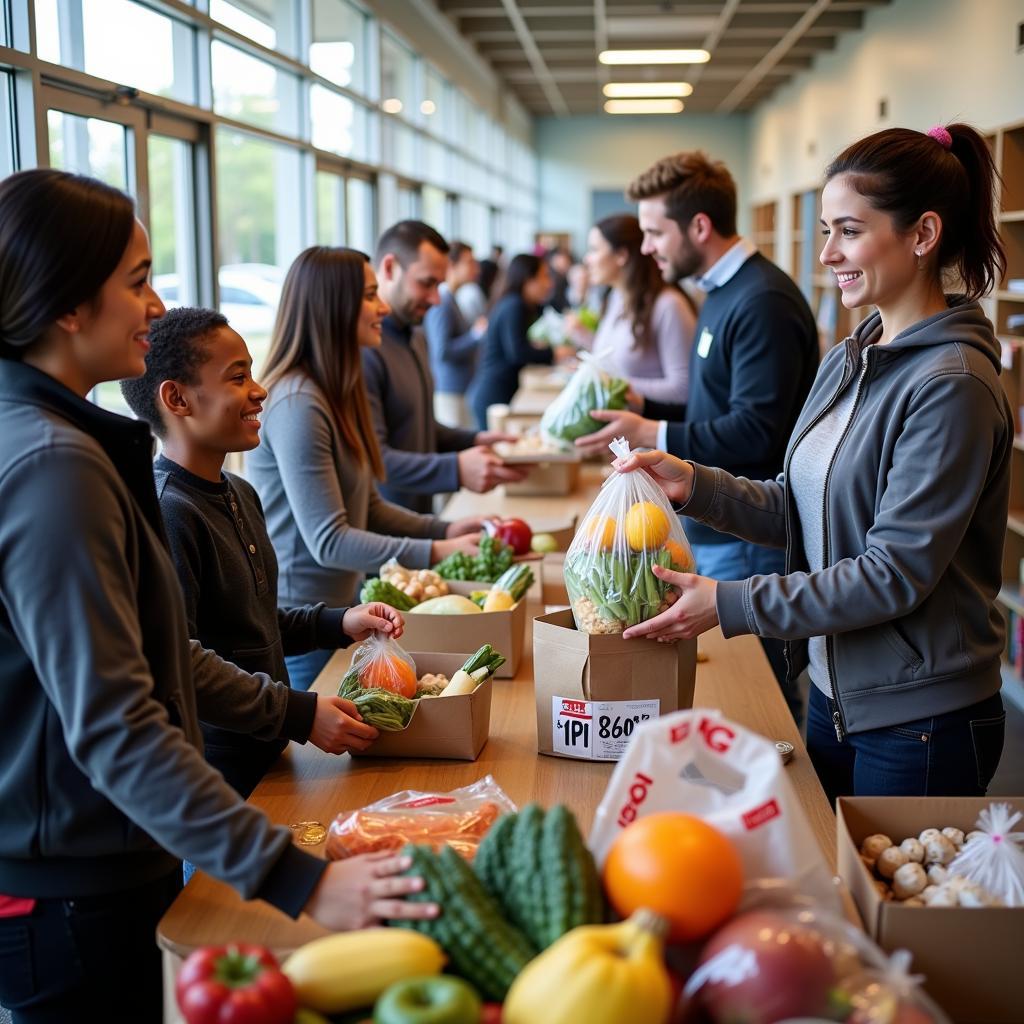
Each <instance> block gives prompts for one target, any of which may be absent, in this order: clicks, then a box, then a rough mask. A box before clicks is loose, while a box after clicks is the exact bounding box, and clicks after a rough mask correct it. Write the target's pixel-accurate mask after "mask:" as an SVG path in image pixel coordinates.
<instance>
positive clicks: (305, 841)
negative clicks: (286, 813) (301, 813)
mask: <svg viewBox="0 0 1024 1024" xmlns="http://www.w3.org/2000/svg"><path fill="white" fill-rule="evenodd" d="M288 827H289V828H290V829H291V830H292V831H293V832H294V833H295V841H296V842H297V843H298V844H299V845H300V846H316V845H317V843H322V842H323V841H324V840H325V839H326V838H327V829H326V828H325V827H324V826H323V825H321V824H320V822H319V821H297V822H295V824H294V825H289V826H288Z"/></svg>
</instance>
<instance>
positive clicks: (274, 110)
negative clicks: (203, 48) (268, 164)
mask: <svg viewBox="0 0 1024 1024" xmlns="http://www.w3.org/2000/svg"><path fill="white" fill-rule="evenodd" d="M211 59H212V69H213V109H214V110H215V111H216V112H217V113H218V114H222V115H223V116H224V117H230V118H232V119H233V120H235V121H245V122H247V123H248V124H253V125H256V126H257V127H259V128H267V129H269V130H272V131H277V132H281V133H282V134H284V135H297V134H298V132H299V102H298V97H299V82H298V79H297V78H296V77H295V76H294V75H291V74H289V73H288V72H287V71H281V70H279V69H278V68H276V67H274V65H273V64H271V63H269V62H268V61H265V60H260V59H259V58H258V57H254V56H252V54H249V53H246V52H245V51H244V50H239V49H236V48H235V47H234V46H229V45H228V44H227V43H222V42H221V41H220V40H218V39H215V40H214V42H213V47H212V50H211Z"/></svg>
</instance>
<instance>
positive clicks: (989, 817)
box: [949, 803, 1024, 907]
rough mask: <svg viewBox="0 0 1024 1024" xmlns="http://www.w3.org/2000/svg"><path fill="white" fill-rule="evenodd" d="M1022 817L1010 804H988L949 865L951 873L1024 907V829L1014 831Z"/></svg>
mask: <svg viewBox="0 0 1024 1024" xmlns="http://www.w3.org/2000/svg"><path fill="white" fill-rule="evenodd" d="M1021 817H1022V815H1021V812H1020V811H1015V810H1014V809H1013V807H1011V806H1010V805H1009V804H1004V803H999V804H992V805H991V806H989V807H986V808H985V810H983V811H982V812H981V814H979V815H978V821H977V826H978V830H977V831H976V832H972V833H970V836H969V839H968V841H967V842H966V843H964V845H963V847H962V848H961V850H960V852H959V853H958V854H957V855H956V858H955V859H954V860H953V862H952V863H951V864H950V865H949V873H950V875H963V877H964V878H966V879H968V880H969V881H971V882H974V883H975V884H976V885H980V886H981V888H982V889H984V890H985V892H987V893H991V895H993V896H995V897H997V898H998V899H1000V900H1002V902H1003V903H1004V904H1005V905H1006V906H1008V907H1024V832H1014V831H1012V829H1013V827H1014V826H1015V825H1016V824H1018V822H1020V820H1021Z"/></svg>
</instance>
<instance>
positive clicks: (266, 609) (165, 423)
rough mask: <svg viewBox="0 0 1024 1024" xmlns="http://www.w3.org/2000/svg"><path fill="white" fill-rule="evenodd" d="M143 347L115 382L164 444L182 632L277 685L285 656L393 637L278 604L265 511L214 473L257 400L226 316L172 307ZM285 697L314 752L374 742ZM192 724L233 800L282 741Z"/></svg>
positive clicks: (340, 614) (388, 626) (370, 620)
mask: <svg viewBox="0 0 1024 1024" xmlns="http://www.w3.org/2000/svg"><path fill="white" fill-rule="evenodd" d="M149 344H150V349H149V352H148V353H147V355H146V373H145V374H144V375H143V376H142V377H138V378H136V379H134V380H125V381H122V382H121V391H122V393H123V394H124V397H125V399H126V400H127V402H128V405H129V406H130V407H131V409H132V411H133V412H134V413H135V414H136V416H138V417H139V418H140V419H143V420H145V421H147V422H148V423H149V424H150V426H151V428H152V429H153V431H154V433H156V435H157V437H159V438H160V439H161V441H162V443H163V454H161V455H160V456H159V457H158V458H157V461H156V466H155V471H156V484H157V494H158V496H159V498H160V508H161V511H162V512H163V516H164V521H165V523H166V528H167V536H168V540H169V542H170V547H171V555H172V557H173V559H174V564H175V567H176V569H177V572H178V577H179V579H180V580H181V586H182V590H183V591H184V594H185V609H186V613H187V616H188V627H189V634H190V635H191V636H192V637H193V638H195V639H197V640H198V641H199V642H200V643H201V644H202V645H203V646H204V647H208V648H210V649H211V650H214V651H216V653H217V654H219V655H220V656H221V657H222V658H224V659H225V660H226V661H231V662H234V663H235V664H236V665H238V666H239V667H240V668H243V669H245V670H246V671H247V672H265V673H266V674H267V675H269V676H270V677H271V678H273V679H279V680H281V681H283V682H288V670H287V668H286V667H285V661H284V658H285V655H286V654H304V653H306V652H307V651H310V650H313V649H315V648H328V649H330V648H336V647H347V646H348V645H349V644H351V643H353V642H354V641H357V640H363V639H365V638H366V637H367V636H369V634H370V633H371V631H373V630H382V631H383V632H386V633H390V634H391V635H392V636H394V637H398V636H401V633H402V626H403V621H402V617H401V615H400V614H399V613H398V612H396V611H395V610H394V609H393V608H389V607H388V606H387V605H383V604H371V605H361V606H359V607H355V608H327V607H326V606H325V605H322V604H318V605H311V606H308V607H305V608H287V609H285V608H278V606H277V559H276V557H275V555H274V550H273V548H272V547H271V544H270V539H269V537H268V535H267V529H266V525H265V522H264V518H263V508H262V506H261V505H260V502H259V498H258V497H257V496H256V491H255V490H254V489H253V488H252V486H251V485H250V484H249V483H248V482H247V481H245V480H242V479H241V478H240V477H237V476H235V475H234V474H231V473H225V472H224V468H223V467H224V459H225V457H226V455H227V454H228V453H229V452H242V451H249V450H250V449H252V448H255V447H256V446H257V445H258V444H259V430H260V421H259V414H260V410H261V404H262V402H263V399H264V398H266V395H267V393H266V391H265V390H264V389H263V388H262V387H260V385H259V384H258V383H257V382H256V381H255V380H253V377H252V359H251V358H250V356H249V351H248V349H247V348H246V345H245V342H244V341H243V340H242V338H241V337H240V336H239V335H238V334H237V333H236V332H235V331H233V330H232V329H231V328H230V327H229V326H228V322H227V319H226V318H225V317H224V316H223V315H222V314H220V313H217V312H214V311H213V310H208V309H190V308H181V309H172V310H170V311H168V313H167V314H166V315H165V316H164V317H163V318H162V319H160V320H156V321H154V323H153V324H152V326H151V328H150V331H149ZM288 699H289V703H288V711H287V718H289V719H291V720H292V721H294V722H296V723H302V724H301V727H298V728H296V729H295V730H294V731H292V732H291V733H290V734H291V735H303V734H306V735H308V737H309V740H310V741H311V742H313V743H314V744H315V745H316V746H319V747H325V745H326V743H327V742H328V740H329V739H330V738H331V737H332V736H333V738H334V739H335V740H337V738H338V737H339V736H340V739H341V746H342V747H343V748H344V749H349V750H363V749H365V748H366V746H368V745H369V743H370V742H371V741H372V740H374V739H375V738H376V736H377V730H376V729H374V728H373V727H372V726H370V725H367V724H366V723H365V722H363V721H361V719H360V716H359V713H358V711H357V710H356V708H355V706H354V705H353V704H352V703H351V702H349V701H347V700H342V699H341V698H340V697H334V696H328V697H323V696H318V695H317V694H316V693H314V692H309V693H304V692H299V691H295V690H292V691H290V693H289V698H288ZM202 728H203V737H204V740H205V747H206V756H207V759H208V760H209V761H210V763H211V764H212V765H214V767H216V768H218V769H219V770H220V771H221V772H222V773H223V775H224V777H225V778H226V779H227V781H228V782H229V783H230V784H231V785H232V786H234V788H235V789H236V790H238V792H239V793H241V794H242V796H248V795H249V793H250V792H252V790H253V788H254V787H255V785H256V783H257V782H259V780H260V778H261V777H262V776H263V774H264V773H265V772H266V770H267V769H268V768H269V767H270V765H271V764H272V763H273V761H274V760H275V759H276V757H277V756H278V754H280V752H281V751H282V750H283V749H284V746H285V745H286V743H287V741H284V740H262V739H256V738H255V737H253V736H247V735H242V734H240V733H236V732H230V731H228V730H227V729H222V728H219V727H217V726H215V725H212V724H210V723H207V722H203V723H202ZM284 731H285V730H282V732H284ZM332 749H338V744H337V742H335V743H334V745H333V746H332Z"/></svg>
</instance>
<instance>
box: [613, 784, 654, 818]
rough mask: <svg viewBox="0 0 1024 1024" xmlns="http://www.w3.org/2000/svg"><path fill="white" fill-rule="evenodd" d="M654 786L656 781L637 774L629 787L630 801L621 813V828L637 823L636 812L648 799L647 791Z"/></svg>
mask: <svg viewBox="0 0 1024 1024" xmlns="http://www.w3.org/2000/svg"><path fill="white" fill-rule="evenodd" d="M653 785H654V779H652V778H650V777H649V776H647V775H644V773H643V772H637V773H636V776H635V778H634V779H633V782H632V784H631V785H630V787H629V801H628V802H627V803H625V804H624V805H623V807H622V810H621V811H619V828H625V827H626V826H627V825H628V824H629V823H630V822H631V821H636V812H637V809H638V808H639V807H640V805H641V804H642V803H643V802H644V801H645V800H646V799H647V790H648V788H649V787H650V786H653Z"/></svg>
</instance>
